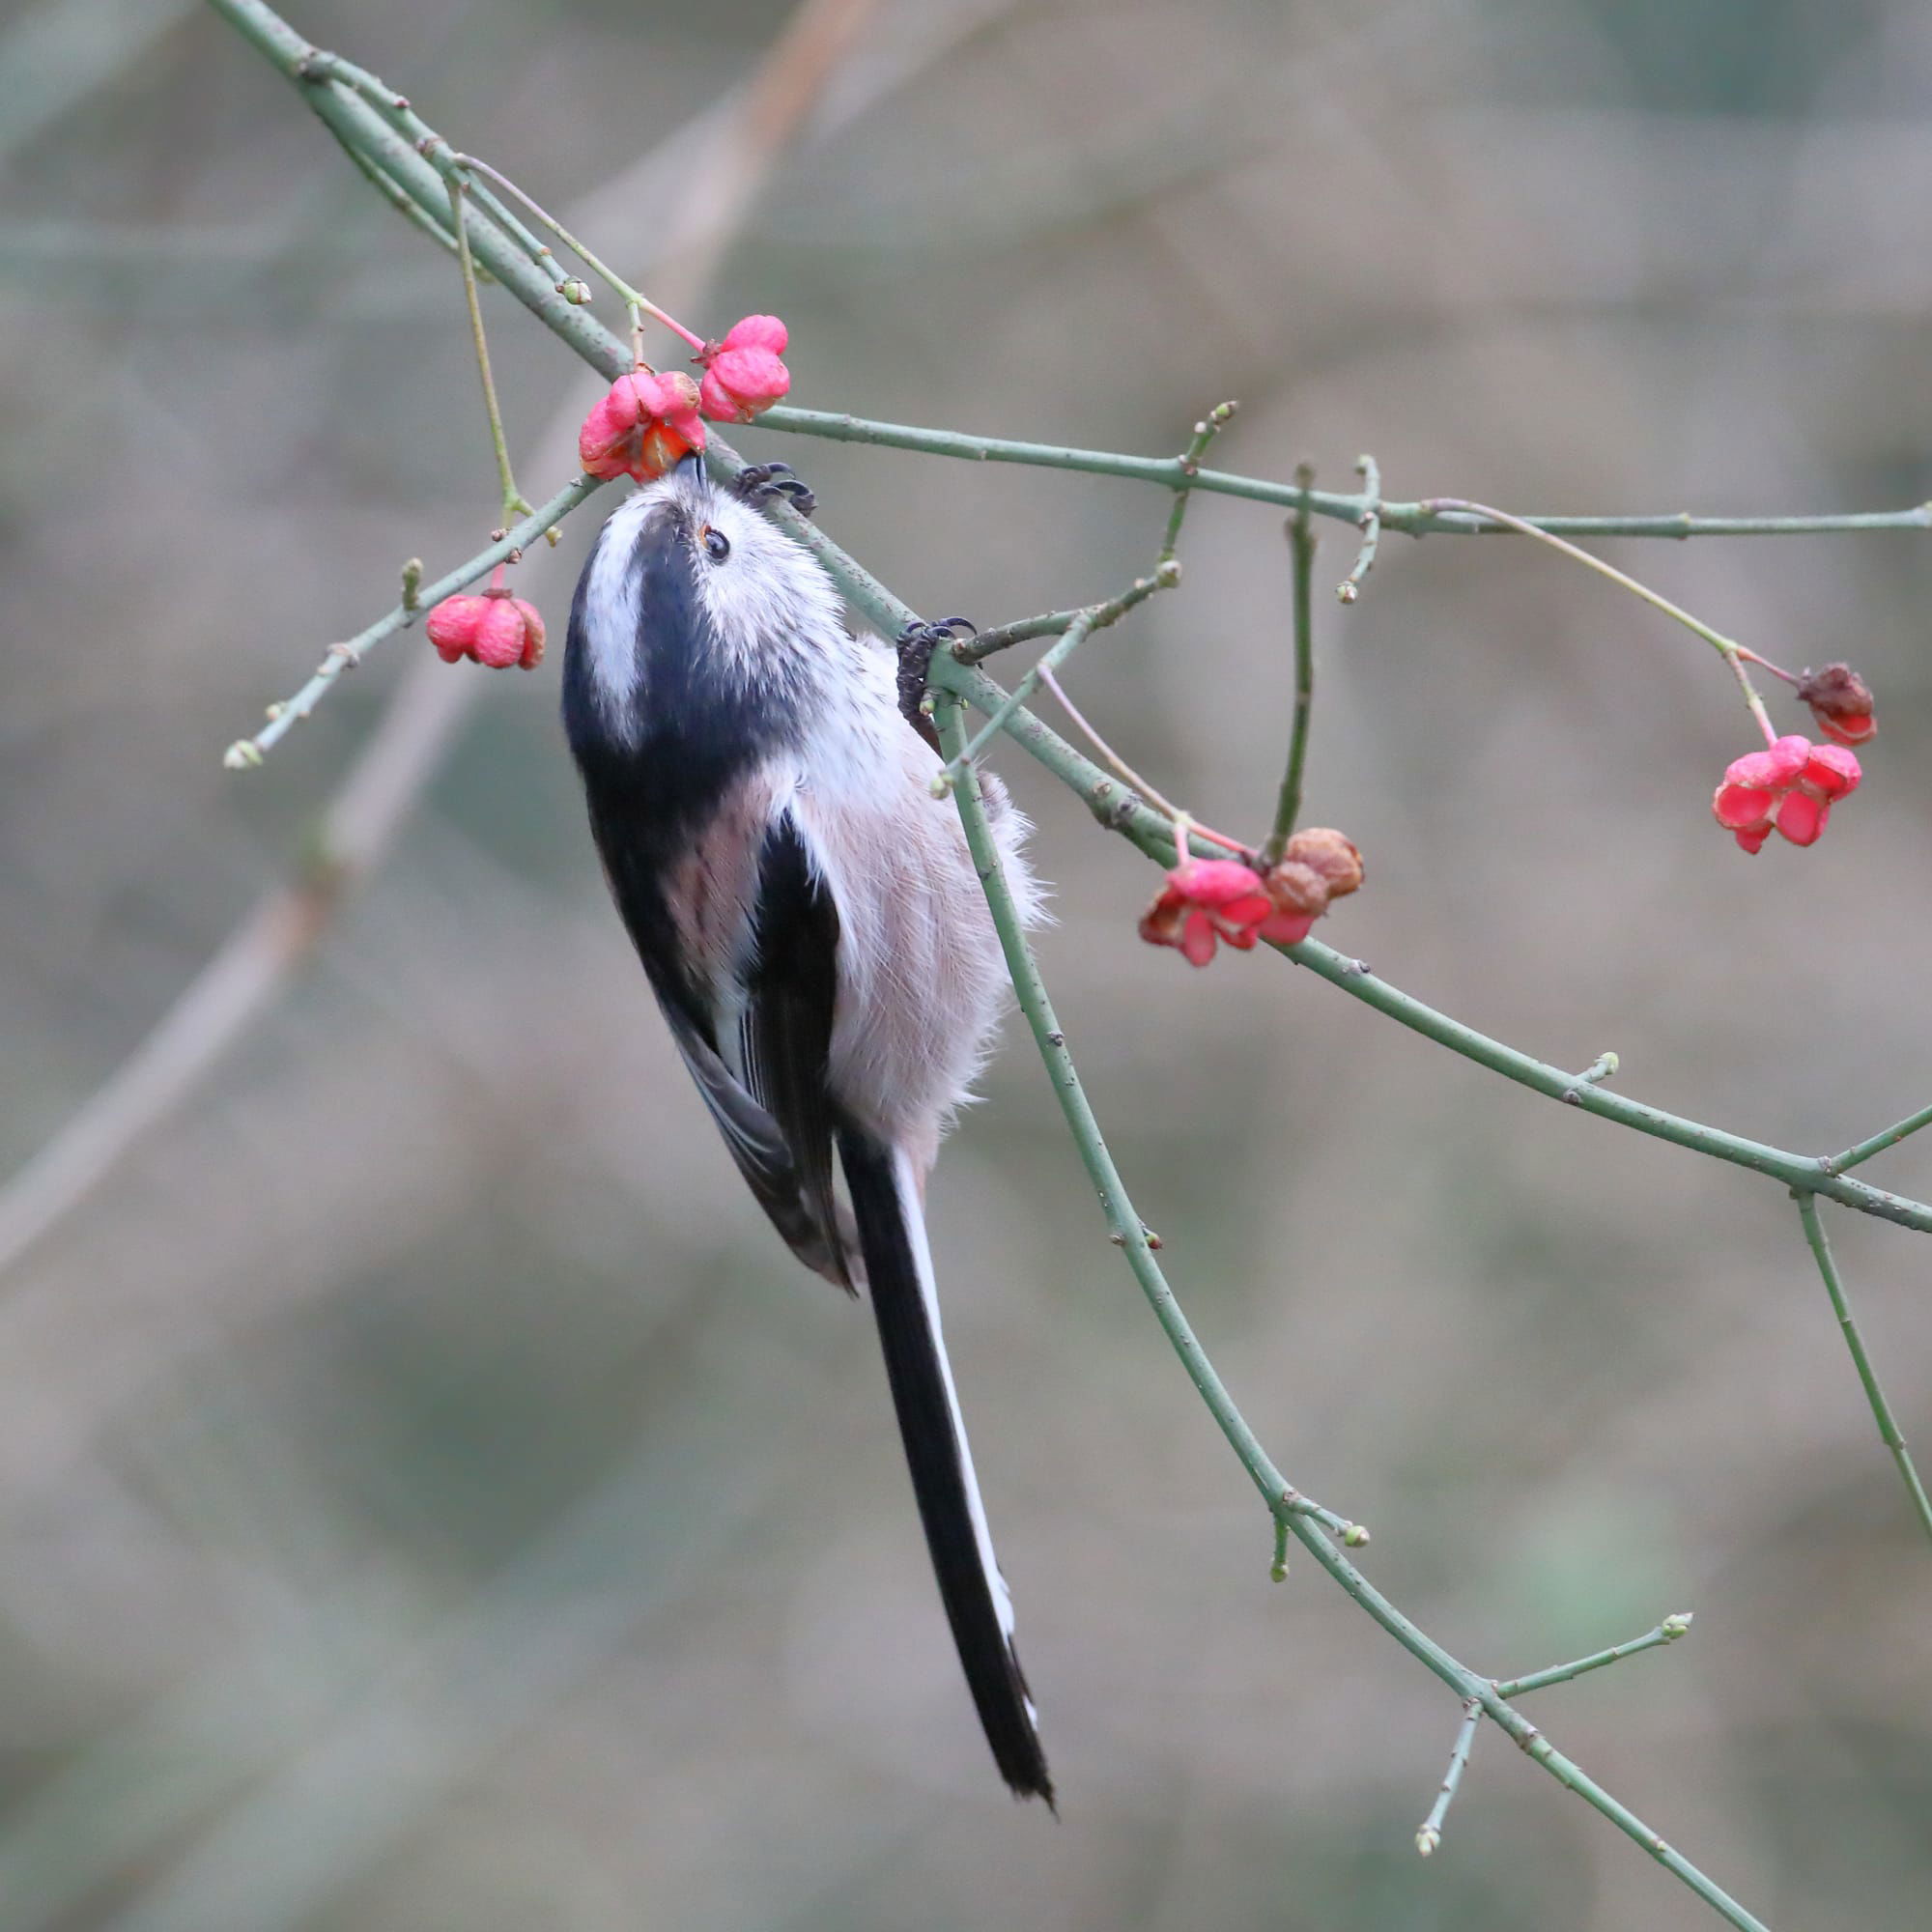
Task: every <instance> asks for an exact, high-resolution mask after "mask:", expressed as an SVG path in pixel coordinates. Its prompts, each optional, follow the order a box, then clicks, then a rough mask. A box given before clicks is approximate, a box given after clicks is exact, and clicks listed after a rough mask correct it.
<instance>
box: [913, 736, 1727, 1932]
mask: <svg viewBox="0 0 1932 1932" xmlns="http://www.w3.org/2000/svg"><path fill="white" fill-rule="evenodd" d="M934 722H935V723H936V724H937V725H938V726H939V742H940V749H941V751H942V752H943V753H945V754H946V755H947V756H948V757H949V758H956V757H957V756H958V755H959V753H960V752H961V751H962V750H963V749H964V747H965V742H966V732H965V725H964V724H963V722H962V720H961V715H960V706H959V705H958V703H957V702H946V701H941V702H940V703H939V704H937V705H936V706H935V707H934ZM953 796H954V797H955V798H956V799H957V801H958V805H959V817H960V822H961V824H962V825H963V826H964V828H965V832H966V843H967V847H968V849H969V850H970V851H971V853H972V855H973V865H974V868H975V870H976V871H977V872H978V873H979V875H980V884H981V885H982V886H983V887H984V888H985V893H986V905H987V909H988V910H989V912H990V913H991V915H992V919H993V924H994V927H995V929H996V930H997V931H998V933H999V936H1000V947H1001V950H1002V952H1004V953H1005V954H1006V960H1007V971H1008V973H1009V975H1010V976H1011V979H1012V982H1013V990H1014V992H1015V994H1016V995H1017V996H1018V999H1019V1005H1020V1010H1021V1012H1023V1013H1024V1014H1025V1015H1026V1022H1027V1025H1028V1027H1029V1028H1030V1029H1031V1030H1032V1033H1033V1037H1034V1043H1035V1044H1036V1045H1037V1047H1038V1048H1039V1055H1040V1059H1041V1060H1042V1061H1043V1062H1044V1063H1045V1065H1046V1071H1047V1077H1048V1078H1049V1080H1051V1082H1052V1083H1053V1091H1054V1094H1055V1096H1056V1097H1057V1098H1058V1100H1059V1101H1060V1109H1061V1112H1062V1113H1063V1114H1064V1115H1065V1119H1066V1124H1067V1127H1068V1128H1069V1130H1070V1131H1071V1133H1072V1135H1073V1143H1074V1146H1075V1147H1076V1148H1077V1149H1078V1150H1079V1152H1080V1159H1081V1163H1082V1164H1083V1165H1084V1166H1085V1168H1086V1169H1087V1173H1088V1176H1089V1178H1090V1179H1092V1181H1093V1182H1094V1191H1095V1193H1097V1194H1098V1195H1099V1197H1100V1206H1101V1209H1102V1211H1103V1212H1104V1213H1105V1215H1106V1217H1107V1227H1108V1231H1109V1233H1110V1235H1111V1236H1112V1239H1113V1241H1114V1243H1115V1245H1116V1246H1118V1247H1119V1248H1120V1249H1121V1250H1122V1252H1123V1253H1124V1254H1125V1256H1126V1258H1127V1265H1128V1266H1129V1267H1130V1268H1132V1270H1133V1273H1134V1279H1135V1280H1136V1281H1137V1282H1138V1283H1139V1284H1140V1288H1141V1293H1143V1294H1145V1295H1146V1296H1147V1298H1148V1302H1149V1305H1150V1306H1151V1308H1152V1309H1153V1312H1154V1315H1155V1318H1156V1319H1157V1320H1158V1321H1159V1322H1160V1325H1161V1327H1162V1328H1163V1329H1164V1330H1165V1331H1166V1333H1167V1338H1168V1340H1169V1342H1170V1343H1172V1344H1173V1347H1174V1351H1175V1353H1176V1354H1178V1355H1179V1357H1180V1360H1181V1363H1182V1366H1183V1367H1185V1369H1186V1371H1187V1375H1188V1378H1189V1380H1191V1381H1192V1382H1193V1384H1194V1386H1195V1387H1196V1389H1198V1390H1199V1391H1200V1394H1201V1399H1202V1401H1203V1402H1204V1403H1206V1404H1207V1406H1208V1413H1209V1414H1210V1415H1212V1416H1213V1418H1214V1420H1215V1422H1216V1423H1217V1424H1219V1426H1220V1430H1221V1433H1222V1435H1225V1436H1226V1437H1227V1438H1228V1442H1229V1445H1230V1446H1231V1447H1232V1448H1233V1449H1234V1451H1235V1454H1236V1457H1238V1458H1239V1460H1240V1463H1241V1466H1242V1467H1243V1468H1244V1469H1246V1470H1247V1472H1248V1476H1249V1478H1250V1480H1251V1481H1252V1482H1253V1483H1254V1485H1255V1487H1256V1488H1257V1489H1258V1490H1259V1491H1260V1492H1261V1493H1262V1499H1263V1501H1264V1502H1265V1503H1266V1504H1267V1506H1268V1509H1269V1512H1270V1513H1271V1514H1272V1515H1273V1516H1274V1519H1275V1521H1276V1523H1277V1525H1282V1526H1285V1527H1286V1528H1287V1529H1288V1531H1289V1533H1290V1534H1292V1535H1293V1536H1294V1537H1295V1538H1296V1539H1297V1540H1298V1541H1299V1542H1300V1543H1301V1545H1302V1547H1303V1548H1306V1549H1307V1550H1308V1551H1309V1553H1310V1554H1311V1555H1312V1556H1313V1557H1314V1558H1315V1560H1316V1561H1317V1562H1318V1563H1319V1564H1321V1567H1322V1568H1323V1569H1324V1570H1326V1571H1327V1572H1328V1574H1329V1575H1330V1576H1331V1577H1334V1579H1335V1580H1336V1581H1337V1582H1338V1583H1340V1584H1341V1586H1342V1588H1343V1589H1344V1590H1346V1591H1347V1592H1348V1594H1349V1595H1350V1597H1352V1598H1353V1599H1354V1601H1355V1602H1356V1603H1358V1604H1359V1605H1361V1606H1362V1608H1363V1609H1365V1610H1366V1611H1367V1612H1368V1613H1369V1615H1370V1616H1371V1617H1373V1618H1374V1619H1375V1620H1376V1622H1377V1623H1378V1624H1379V1625H1380V1626H1381V1627H1382V1629H1383V1630H1385V1631H1386V1632H1388V1634H1390V1635H1391V1636H1393V1637H1394V1638H1395V1639H1396V1641H1397V1642H1398V1643H1400V1644H1401V1645H1402V1646H1403V1648H1404V1649H1405V1650H1406V1651H1407V1652H1408V1653H1409V1654H1410V1656H1412V1657H1415V1658H1418V1659H1420V1660H1421V1662H1424V1663H1425V1664H1427V1665H1428V1666H1429V1668H1430V1669H1431V1670H1433V1671H1434V1672H1435V1674H1436V1676H1437V1677H1439V1678H1441V1680H1442V1681H1443V1682H1444V1683H1445V1684H1447V1685H1448V1686H1449V1687H1450V1688H1451V1689H1452V1690H1455V1692H1456V1693H1457V1695H1458V1696H1460V1697H1461V1698H1462V1699H1463V1705H1464V1708H1465V1709H1467V1710H1470V1711H1475V1710H1478V1709H1480V1711H1481V1712H1483V1713H1484V1714H1486V1715H1488V1716H1489V1717H1491V1718H1492V1719H1494V1720H1495V1722H1496V1723H1497V1724H1498V1725H1500V1726H1501V1727H1502V1729H1503V1730H1505V1731H1507V1732H1508V1733H1509V1735H1510V1736H1511V1737H1513V1738H1514V1739H1515V1740H1516V1741H1517V1743H1518V1744H1519V1745H1520V1746H1521V1747H1523V1749H1524V1750H1526V1751H1527V1752H1528V1753H1529V1755H1530V1756H1531V1757H1533V1758H1534V1759H1535V1760H1536V1761H1537V1763H1539V1764H1540V1765H1542V1766H1543V1768H1544V1770H1546V1771H1547V1772H1548V1773H1549V1774H1550V1776H1553V1777H1554V1778H1556V1779H1557V1780H1558V1782H1559V1783H1562V1784H1564V1785H1567V1786H1568V1787H1569V1789H1571V1790H1572V1791H1574V1792H1576V1793H1577V1796H1578V1797H1579V1798H1581V1799H1583V1800H1584V1801H1585V1802H1586V1803H1588V1804H1593V1805H1595V1806H1596V1808H1597V1809H1598V1810H1599V1811H1601V1812H1603V1813H1604V1815H1605V1817H1606V1818H1608V1819H1610V1820H1611V1822H1612V1823H1613V1824H1615V1825H1616V1826H1617V1827H1618V1828H1619V1829H1620V1830H1622V1831H1623V1832H1625V1833H1628V1834H1629V1835H1630V1836H1631V1837H1633V1838H1634V1839H1635V1840H1636V1841H1637V1843H1639V1844H1640V1845H1642V1846H1643V1847H1644V1848H1645V1849H1646V1850H1647V1851H1648V1852H1650V1854H1651V1856H1652V1857H1653V1858H1655V1859H1657V1860H1658V1861H1659V1862H1660V1863H1662V1864H1663V1865H1664V1866H1666V1867H1667V1868H1668V1869H1669V1870H1670V1871H1672V1872H1674V1873H1675V1874H1676V1875H1677V1877H1679V1878H1680V1879H1682V1880H1683V1881H1684V1883H1685V1884H1686V1885H1688V1886H1689V1887H1690V1889H1691V1890H1692V1891H1694V1892H1695V1893H1696V1894H1697V1895H1698V1897H1700V1898H1701V1899H1703V1900H1704V1901H1705V1903H1706V1904H1708V1905H1710V1906H1712V1907H1713V1908H1714V1909H1715V1910H1717V1911H1718V1912H1719V1913H1720V1914H1721V1915H1722V1916H1723V1917H1724V1918H1726V1919H1728V1920H1729V1921H1730V1923H1731V1924H1733V1925H1735V1926H1738V1927H1740V1928H1742V1932H1765V1928H1764V1927H1763V1925H1762V1924H1761V1923H1760V1921H1759V1920H1758V1919H1756V1918H1752V1916H1751V1915H1750V1914H1749V1913H1748V1912H1747V1911H1746V1910H1745V1909H1744V1907H1743V1906H1741V1905H1740V1904H1738V1902H1737V1901H1736V1900H1735V1899H1734V1898H1732V1897H1731V1896H1730V1895H1729V1894H1728V1893H1727V1892H1725V1891H1724V1890H1722V1889H1720V1888H1719V1886H1716V1885H1714V1884H1713V1883H1712V1882H1711V1880H1710V1879H1708V1878H1706V1877H1705V1876H1704V1874H1703V1873H1702V1872H1701V1871H1699V1870H1698V1869H1697V1867H1696V1866H1695V1865H1693V1864H1691V1863H1690V1861H1689V1860H1688V1859H1685V1858H1684V1857H1682V1856H1681V1855H1680V1854H1679V1853H1677V1852H1674V1851H1672V1850H1671V1848H1670V1847H1669V1846H1668V1845H1666V1844H1665V1843H1664V1841H1663V1840H1662V1838H1661V1837H1659V1835H1658V1834H1657V1833H1655V1832H1654V1831H1652V1830H1651V1828H1650V1827H1649V1826H1648V1825H1646V1824H1645V1823H1644V1822H1643V1821H1642V1819H1640V1818H1639V1817H1637V1816H1636V1814H1635V1813H1634V1811H1632V1810H1630V1809H1629V1808H1628V1807H1627V1806H1625V1805H1623V1804H1619V1803H1618V1802H1617V1801H1616V1800H1615V1799H1614V1798H1612V1797H1611V1796H1610V1795H1609V1793H1608V1792H1606V1791H1605V1790H1604V1789H1603V1787H1602V1786H1601V1785H1599V1784H1598V1783H1597V1782H1596V1781H1595V1780H1594V1779H1593V1778H1591V1777H1589V1776H1585V1774H1584V1773H1583V1772H1582V1771H1581V1770H1580V1769H1579V1768H1578V1767H1577V1765H1576V1764H1574V1763H1573V1762H1572V1761H1571V1760H1570V1759H1569V1758H1566V1757H1565V1756H1563V1754H1562V1753H1561V1752H1560V1751H1558V1750H1556V1749H1555V1748H1554V1747H1552V1746H1551V1745H1550V1743H1549V1741H1548V1739H1547V1738H1545V1737H1544V1736H1543V1735H1542V1733H1541V1732H1540V1731H1539V1730H1538V1729H1537V1727H1536V1726H1535V1725H1534V1724H1532V1723H1531V1722H1530V1721H1529V1720H1528V1719H1526V1718H1525V1717H1523V1716H1522V1714H1521V1713H1520V1712H1519V1711H1517V1710H1516V1709H1514V1708H1513V1707H1512V1706H1511V1705H1510V1704H1509V1702H1508V1701H1507V1700H1506V1699H1505V1698H1503V1697H1502V1696H1501V1695H1500V1694H1499V1693H1498V1692H1497V1690H1496V1688H1495V1686H1494V1684H1493V1683H1492V1682H1490V1681H1489V1680H1487V1679H1485V1678H1482V1677H1479V1676H1478V1675H1477V1674H1476V1673H1475V1672H1474V1671H1473V1670H1471V1669H1470V1668H1469V1667H1468V1666H1467V1665H1466V1664H1464V1663H1462V1662H1458V1661H1457V1659H1455V1658H1454V1657H1452V1656H1451V1655H1450V1654H1449V1653H1448V1651H1446V1650H1444V1649H1443V1648H1442V1646H1441V1645H1440V1644H1439V1643H1437V1642H1436V1641H1435V1638H1434V1637H1431V1636H1428V1635H1426V1634H1424V1633H1423V1632H1422V1631H1421V1630H1419V1629H1418V1628H1417V1627H1416V1626H1415V1625H1414V1624H1413V1623H1411V1622H1410V1621H1409V1619H1408V1618H1407V1617H1406V1616H1404V1615H1403V1613H1402V1612H1401V1611H1400V1610H1399V1609H1397V1608H1396V1606H1395V1605H1393V1604H1392V1603H1390V1602H1389V1600H1388V1599H1387V1598H1386V1597H1384V1596H1383V1595H1382V1594H1381V1592H1380V1591H1378V1589H1377V1588H1376V1587H1375V1586H1374V1584H1372V1583H1371V1582H1370V1581H1369V1579H1368V1578H1367V1577H1364V1576H1363V1575H1362V1573H1361V1572H1360V1571H1359V1570H1358V1569H1356V1568H1355V1566H1354V1565H1353V1564H1352V1563H1350V1561H1349V1559H1348V1558H1347V1557H1346V1556H1344V1555H1343V1554H1342V1552H1341V1550H1340V1549H1338V1548H1336V1547H1335V1545H1334V1544H1333V1543H1332V1542H1331V1541H1330V1540H1329V1538H1328V1537H1327V1535H1325V1534H1324V1533H1323V1530H1322V1527H1321V1521H1320V1520H1316V1513H1315V1512H1313V1511H1311V1510H1308V1509H1307V1508H1306V1507H1305V1506H1304V1505H1303V1504H1302V1502H1301V1501H1300V1499H1299V1498H1298V1497H1297V1495H1296V1492H1295V1491H1294V1490H1293V1488H1292V1487H1291V1486H1290V1485H1289V1484H1288V1483H1287V1482H1285V1481H1284V1480H1283V1478H1282V1474H1281V1471H1280V1470H1279V1469H1277V1468H1276V1467H1275V1465H1274V1463H1272V1462H1271V1461H1270V1460H1269V1458H1268V1454H1267V1451H1266V1450H1264V1448H1263V1447H1262V1445H1261V1443H1260V1441H1259V1440H1258V1439H1257V1438H1256V1436H1255V1434H1254V1431H1253V1430H1251V1429H1250V1428H1249V1427H1248V1425H1247V1422H1246V1421H1245V1419H1244V1418H1243V1417H1242V1415H1241V1412H1240V1410H1239V1409H1238V1408H1237V1407H1236V1406H1235V1401H1234V1398H1233V1397H1232V1396H1231V1395H1230V1394H1229V1393H1228V1390H1227V1387H1226V1385H1225V1384H1224V1383H1223V1382H1222V1380H1221V1378H1220V1377H1219V1376H1218V1375H1216V1374H1215V1372H1214V1365H1213V1363H1212V1362H1210V1361H1209V1360H1208V1353H1207V1350H1205V1349H1203V1348H1202V1346H1201V1344H1200V1342H1199V1340H1198V1339H1197V1338H1196V1336H1195V1333H1194V1330H1193V1328H1192V1326H1191V1325H1190V1324H1189V1322H1188V1320H1187V1317H1186V1316H1185V1315H1184V1314H1182V1312H1181V1308H1180V1304H1179V1301H1177V1300H1176V1299H1175V1295H1174V1291H1173V1289H1171V1288H1170V1287H1169V1286H1168V1283H1167V1278H1166V1276H1165V1275H1164V1274H1163V1273H1162V1272H1161V1266H1160V1264H1159V1263H1158V1262H1157V1261H1156V1260H1155V1259H1154V1254H1153V1248H1152V1246H1151V1243H1150V1242H1149V1239H1148V1232H1147V1227H1146V1225H1145V1223H1143V1221H1142V1220H1141V1217H1140V1216H1139V1214H1138V1213H1136V1212H1135V1211H1134V1204H1133V1202H1132V1200H1131V1199H1130V1198H1129V1197H1128V1194H1127V1190H1126V1185H1125V1183H1124V1182H1123V1181H1122V1179H1121V1173H1120V1169H1119V1168H1117V1167H1116V1166H1115V1165H1114V1156H1113V1155H1112V1153H1111V1152H1109V1151H1108V1149H1107V1143H1106V1141H1105V1140H1104V1139H1103V1138H1102V1136H1101V1133H1100V1125H1099V1122H1097V1121H1096V1120H1095V1119H1094V1110H1093V1108H1092V1107H1091V1106H1090V1105H1089V1104H1088V1100H1087V1094H1086V1090H1085V1089H1084V1088H1083V1087H1082V1086H1081V1084H1080V1076H1079V1074H1078V1073H1077V1072H1076V1071H1075V1070H1074V1065H1073V1056H1072V1054H1071V1053H1069V1052H1068V1050H1067V1046H1066V1035H1065V1032H1064V1031H1063V1030H1062V1028H1061V1024H1060V1021H1059V1019H1058V1018H1057V1017H1056V1016H1055V1014H1054V1010H1053V1003H1052V1001H1051V1000H1050V999H1048V997H1047V991H1046V985H1045V982H1044V981H1043V980H1041V979H1040V976H1039V968H1038V966H1037V964H1036V963H1035V961H1034V956H1033V949H1032V948H1031V947H1030V946H1029V945H1028V944H1027V938H1026V931H1025V928H1024V926H1023V924H1022V923H1021V920H1020V915H1019V909H1018V907H1017V906H1016V905H1015V904H1014V903H1013V895H1012V889H1011V887H1010V886H1009V884H1008V881H1007V875H1006V868H1005V867H1004V866H1003V865H1002V863H1001V860H1000V848H999V845H998V843H997V841H996V840H995V838H994V837H993V829H992V826H991V824H990V823H989V822H988V820H987V817H986V809H985V803H984V799H983V797H982V795H981V792H980V774H979V772H978V771H977V770H976V769H975V768H974V767H973V766H971V765H968V766H967V767H966V768H965V776H964V779H963V780H962V781H961V782H960V783H959V784H958V785H957V786H956V787H955V788H954V792H953ZM1291 1498H1294V1500H1293V1501H1291V1500H1290V1499H1291ZM1277 1567H1279V1552H1277ZM1473 1728H1474V1726H1473V1723H1470V1724H1468V1725H1467V1726H1465V1733H1466V1731H1472V1730H1473ZM1459 1742H1461V1743H1462V1746H1463V1753H1464V1755H1466V1752H1467V1743H1466V1735H1465V1736H1464V1737H1463V1739H1461V1740H1459ZM1451 1789H1453V1780H1452V1782H1451ZM1432 1815H1433V1814H1432ZM1436 1822H1437V1824H1438V1826H1439V1822H1440V1821H1439V1819H1437V1821H1436Z"/></svg>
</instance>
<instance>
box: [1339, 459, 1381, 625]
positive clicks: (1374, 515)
mask: <svg viewBox="0 0 1932 1932" xmlns="http://www.w3.org/2000/svg"><path fill="white" fill-rule="evenodd" d="M1355 474H1356V475H1357V476H1359V477H1360V478H1361V479H1362V496H1363V497H1364V498H1365V500H1366V505H1367V507H1366V508H1364V510H1363V511H1362V514H1361V515H1360V516H1359V517H1357V518H1356V519H1355V521H1356V523H1357V524H1358V525H1359V526H1361V531H1362V545H1361V548H1360V549H1359V550H1358V551H1356V553H1355V560H1354V562H1353V563H1352V564H1350V567H1349V574H1348V576H1347V577H1345V578H1343V580H1342V581H1341V582H1340V583H1338V584H1337V585H1336V586H1335V601H1336V602H1337V603H1338V604H1352V603H1353V602H1354V601H1355V600H1356V598H1358V597H1359V596H1360V595H1361V594H1362V581H1363V579H1364V578H1366V577H1367V576H1368V574H1369V572H1370V571H1372V570H1373V569H1374V568H1375V567H1376V551H1377V548H1378V546H1379V545H1380V543H1381V540H1382V472H1381V470H1380V469H1378V467H1377V464H1376V459H1375V458H1374V457H1373V456H1369V455H1367V454H1364V455H1361V456H1358V457H1357V458H1356V459H1355Z"/></svg>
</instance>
